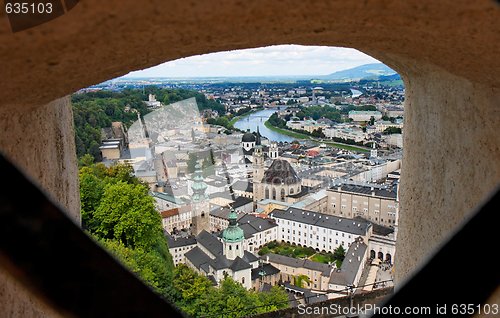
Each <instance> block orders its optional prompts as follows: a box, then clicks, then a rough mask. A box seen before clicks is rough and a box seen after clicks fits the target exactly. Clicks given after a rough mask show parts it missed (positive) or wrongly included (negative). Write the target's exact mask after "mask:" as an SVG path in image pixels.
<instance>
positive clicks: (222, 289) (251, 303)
mask: <svg viewBox="0 0 500 318" xmlns="http://www.w3.org/2000/svg"><path fill="white" fill-rule="evenodd" d="M173 285H174V289H175V297H176V298H175V299H176V303H177V305H178V306H179V308H180V309H181V310H182V311H184V312H185V313H187V314H188V315H190V316H193V317H199V316H214V317H220V316H222V315H223V316H224V317H247V316H252V315H256V314H260V313H265V312H269V311H274V310H278V309H283V308H287V307H288V296H287V294H286V292H285V291H284V289H283V288H282V287H278V286H273V287H272V288H271V290H270V291H269V292H256V291H252V290H250V291H249V290H247V289H245V287H243V286H242V285H241V284H240V283H238V282H236V281H234V280H233V279H232V278H231V277H229V276H228V277H226V278H225V279H223V280H222V282H221V283H220V286H219V287H218V288H215V287H213V286H212V284H211V282H210V281H209V280H208V278H206V277H205V276H201V275H199V274H198V273H196V272H194V271H193V270H192V269H190V268H189V267H187V266H186V265H184V264H180V265H178V266H177V267H176V269H175V274H174V278H173Z"/></svg>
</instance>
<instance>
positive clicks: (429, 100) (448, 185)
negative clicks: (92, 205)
mask: <svg viewBox="0 0 500 318" xmlns="http://www.w3.org/2000/svg"><path fill="white" fill-rule="evenodd" d="M0 18H2V21H3V22H2V23H0V43H2V45H1V46H0V56H1V58H0V70H2V90H1V91H0V132H1V134H0V149H1V150H2V151H3V152H4V153H5V154H7V155H8V156H9V157H10V158H11V159H12V160H13V161H14V162H16V163H17V164H18V166H20V167H21V168H23V169H24V170H25V172H26V173H27V174H28V175H29V176H30V177H32V179H33V180H34V181H35V182H37V183H38V184H39V185H41V186H42V187H43V188H44V190H45V191H47V193H49V195H50V196H51V197H52V198H53V199H54V200H56V201H57V202H59V203H60V204H61V205H62V206H63V207H66V208H67V209H68V211H70V215H72V216H73V217H74V219H75V220H77V219H78V216H77V215H78V188H77V184H76V182H77V170H76V158H75V155H74V145H73V134H72V120H71V110H70V108H69V104H68V99H67V98H63V99H58V98H61V97H62V96H66V95H68V94H70V93H72V92H74V91H75V90H77V89H79V88H83V87H86V86H88V85H91V84H95V83H99V82H102V81H104V80H107V79H110V78H113V77H116V76H120V75H123V74H126V73H127V72H129V71H132V70H137V69H141V68H146V67H149V66H153V65H156V64H159V63H161V62H164V61H167V60H173V59H176V58H180V57H185V56H190V55H195V54H202V53H208V52H216V51H223V50H231V49H238V48H249V47H259V46H265V45H273V44H290V43H293V44H304V45H332V46H346V47H354V48H357V49H359V50H361V51H364V52H366V53H368V54H370V55H372V56H374V57H375V58H378V59H379V60H381V61H383V62H385V63H386V64H388V65H389V66H391V67H393V68H395V69H396V70H397V71H398V72H399V73H400V74H402V75H403V76H404V78H405V81H406V85H407V88H408V98H407V108H406V119H405V120H406V123H405V125H406V126H405V140H404V142H405V148H404V163H403V169H402V175H403V178H404V180H403V184H402V185H401V222H400V231H399V238H400V239H399V242H398V245H399V246H398V253H397V257H396V260H395V262H396V264H397V267H396V278H397V280H398V281H401V280H402V279H403V277H404V276H405V275H407V274H408V273H409V272H410V271H411V270H413V269H415V267H416V266H417V264H418V263H420V262H421V261H422V260H423V259H425V257H426V256H427V255H429V253H430V252H431V251H432V250H433V249H434V248H435V246H436V245H438V244H439V241H440V239H442V238H443V237H446V236H447V235H448V233H449V232H450V231H451V230H452V229H454V228H455V227H456V225H457V224H459V223H460V222H461V221H462V220H463V219H464V217H465V216H466V215H467V214H468V211H470V209H471V208H472V207H474V206H475V205H476V204H478V203H479V202H480V201H481V199H482V198H483V197H484V196H485V195H486V193H487V192H488V191H489V190H491V189H492V187H493V186H494V185H495V184H496V183H497V182H498V180H499V170H500V168H499V165H500V164H499V162H498V158H499V150H498V147H499V135H498V133H497V132H496V131H495V129H494V127H493V125H494V124H495V123H498V113H496V114H495V112H494V111H496V109H495V107H496V108H498V105H499V89H500V77H499V76H498V70H499V69H500V59H499V58H498V56H500V38H499V37H500V35H499V33H498V30H499V29H500V10H499V7H498V3H497V2H496V1H492V0H477V1H467V0H458V1H457V0H454V1H452V0H442V1H420V0H408V1H399V0H378V1H343V0H338V1H334V0H324V1H315V2H314V3H311V2H309V1H302V0H284V1H265V0H255V1H239V0H220V1H214V0H208V1H203V2H187V1H184V0H170V1H168V3H165V2H164V1H161V0H151V1H136V0H108V1H100V0H86V1H81V2H80V3H79V4H78V5H77V6H76V7H75V8H74V9H72V10H71V11H70V12H69V13H67V14H65V15H64V16H62V17H60V18H57V19H55V20H53V21H50V22H48V23H46V24H43V25H40V26H38V27H36V28H33V29H29V30H25V31H22V32H19V33H16V34H13V33H12V32H11V31H10V28H9V25H8V23H7V20H6V19H5V13H4V11H3V10H1V11H0ZM47 103H48V104H47ZM40 105H43V106H40ZM7 281H9V280H7ZM0 286H7V287H5V288H4V289H3V290H2V289H0V308H2V311H6V312H11V311H9V308H13V307H12V306H18V308H21V309H19V310H17V311H16V312H19V313H23V312H30V311H32V310H34V309H33V308H26V307H24V306H29V305H27V304H29V302H25V301H23V300H22V298H23V297H25V296H23V295H25V294H24V292H22V291H19V290H18V289H16V290H14V289H12V290H13V291H12V290H11V292H12V293H14V294H6V290H7V291H8V290H9V286H10V285H9V283H7V284H4V280H3V279H2V277H0ZM17 293H19V295H18V294H17ZM13 295H14V296H13ZM13 299H14V300H15V299H19V300H18V301H17V302H16V301H12V300H13ZM5 306H7V307H5ZM22 308H25V309H22ZM20 315H22V314H20Z"/></svg>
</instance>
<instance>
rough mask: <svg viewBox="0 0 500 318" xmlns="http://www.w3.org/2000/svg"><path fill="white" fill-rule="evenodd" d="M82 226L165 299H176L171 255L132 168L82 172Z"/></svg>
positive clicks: (100, 167) (149, 200)
mask: <svg viewBox="0 0 500 318" xmlns="http://www.w3.org/2000/svg"><path fill="white" fill-rule="evenodd" d="M80 200H81V210H82V226H83V228H84V229H85V230H86V231H87V232H88V233H89V234H90V235H91V236H92V237H93V238H94V239H96V240H97V241H98V242H99V243H100V244H101V245H102V246H103V247H105V248H106V249H107V250H108V251H110V253H111V254H113V255H114V256H115V257H117V258H118V259H119V260H120V261H121V262H122V263H123V264H124V265H125V266H126V267H128V268H129V269H130V270H131V271H132V272H134V273H136V274H137V275H138V276H139V278H141V279H142V280H143V281H144V282H145V283H147V284H148V285H150V286H151V287H152V288H153V289H154V290H155V291H156V292H158V293H159V294H160V295H162V296H163V297H166V298H167V299H170V300H171V299H172V296H171V295H172V293H173V289H172V273H173V262H172V256H171V255H170V253H169V251H168V246H167V241H166V238H165V236H164V234H163V229H162V226H161V218H160V215H159V213H158V212H157V211H156V209H155V207H154V204H153V198H152V197H151V196H149V195H148V191H147V187H146V186H145V185H143V184H142V183H141V182H140V181H139V180H138V179H137V178H135V177H134V176H133V175H132V168H131V167H130V166H126V165H115V166H112V167H110V168H107V167H106V166H104V165H103V164H92V165H89V166H84V167H81V168H80Z"/></svg>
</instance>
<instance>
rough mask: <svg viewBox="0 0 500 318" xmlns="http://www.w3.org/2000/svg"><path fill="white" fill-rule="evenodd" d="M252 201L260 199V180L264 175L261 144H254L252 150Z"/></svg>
mask: <svg viewBox="0 0 500 318" xmlns="http://www.w3.org/2000/svg"><path fill="white" fill-rule="evenodd" d="M252 167H253V201H254V202H257V201H259V200H261V199H262V191H263V190H262V187H261V181H262V178H263V177H264V152H263V151H262V145H260V144H259V145H256V146H255V150H254V152H253V164H252Z"/></svg>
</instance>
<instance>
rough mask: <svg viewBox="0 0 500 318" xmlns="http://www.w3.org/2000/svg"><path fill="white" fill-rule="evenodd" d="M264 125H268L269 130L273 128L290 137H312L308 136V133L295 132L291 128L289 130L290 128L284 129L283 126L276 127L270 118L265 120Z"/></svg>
mask: <svg viewBox="0 0 500 318" xmlns="http://www.w3.org/2000/svg"><path fill="white" fill-rule="evenodd" d="M264 126H266V127H267V128H269V130H272V131H274V132H277V133H280V134H282V135H286V136H290V137H293V138H297V139H311V137H310V136H308V135H306V134H301V133H298V132H295V131H291V130H288V129H282V128H278V127H274V126H273V125H271V123H270V122H269V120H266V121H265V122H264Z"/></svg>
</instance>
